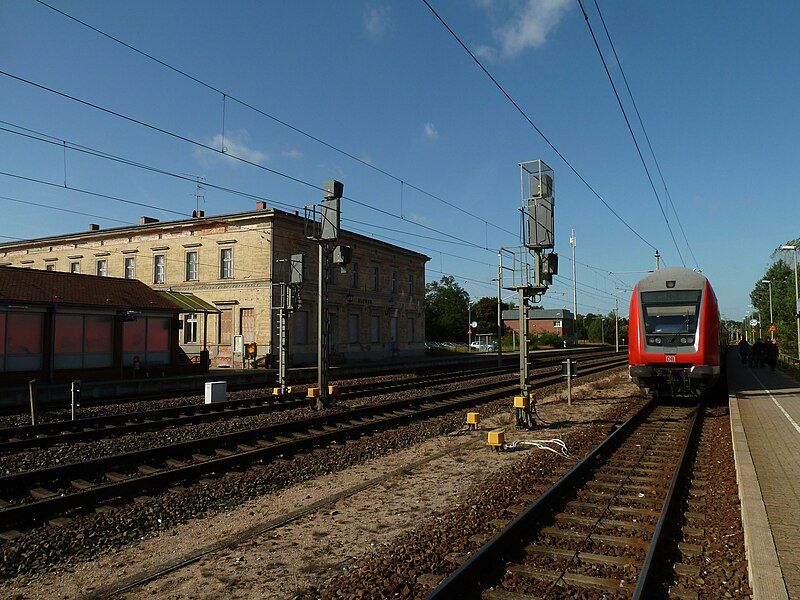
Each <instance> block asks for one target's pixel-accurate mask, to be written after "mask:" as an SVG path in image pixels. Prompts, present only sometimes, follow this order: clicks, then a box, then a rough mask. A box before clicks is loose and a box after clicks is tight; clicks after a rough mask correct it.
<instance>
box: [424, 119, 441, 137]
mask: <svg viewBox="0 0 800 600" xmlns="http://www.w3.org/2000/svg"><path fill="white" fill-rule="evenodd" d="M424 129H425V135H426V136H427V138H428V139H431V140H438V139H439V132H438V131H437V130H436V127H435V126H434V125H433V123H431V122H428V123H425V125H424Z"/></svg>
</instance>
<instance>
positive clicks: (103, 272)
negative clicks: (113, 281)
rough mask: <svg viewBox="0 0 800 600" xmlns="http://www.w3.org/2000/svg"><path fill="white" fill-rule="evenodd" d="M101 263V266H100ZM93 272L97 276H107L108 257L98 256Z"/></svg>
mask: <svg viewBox="0 0 800 600" xmlns="http://www.w3.org/2000/svg"><path fill="white" fill-rule="evenodd" d="M101 265H102V266H101ZM95 273H96V274H97V276H98V277H108V259H107V258H98V259H97V264H96V265H95Z"/></svg>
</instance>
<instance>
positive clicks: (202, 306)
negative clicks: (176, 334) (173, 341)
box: [158, 291, 220, 313]
mask: <svg viewBox="0 0 800 600" xmlns="http://www.w3.org/2000/svg"><path fill="white" fill-rule="evenodd" d="M158 293H159V294H161V295H162V296H164V297H165V298H167V299H168V300H170V301H172V302H174V303H175V304H177V305H178V306H179V307H180V309H181V311H180V312H182V313H218V312H220V310H219V309H218V308H217V307H216V306H214V305H213V304H210V303H208V302H206V301H205V300H202V299H200V298H198V297H197V296H195V295H194V294H189V293H187V292H161V291H159V292H158Z"/></svg>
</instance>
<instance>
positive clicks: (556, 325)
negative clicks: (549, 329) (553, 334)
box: [553, 321, 561, 329]
mask: <svg viewBox="0 0 800 600" xmlns="http://www.w3.org/2000/svg"><path fill="white" fill-rule="evenodd" d="M553 329H561V321H553Z"/></svg>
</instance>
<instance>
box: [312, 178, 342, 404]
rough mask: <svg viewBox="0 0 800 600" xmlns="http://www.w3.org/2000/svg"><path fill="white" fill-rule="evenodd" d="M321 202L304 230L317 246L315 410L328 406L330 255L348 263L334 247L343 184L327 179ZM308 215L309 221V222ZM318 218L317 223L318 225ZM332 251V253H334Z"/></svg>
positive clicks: (313, 211) (337, 235) (340, 248)
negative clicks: (308, 229) (309, 232)
mask: <svg viewBox="0 0 800 600" xmlns="http://www.w3.org/2000/svg"><path fill="white" fill-rule="evenodd" d="M323 190H324V191H323V201H322V203H321V205H320V209H319V210H318V209H317V206H313V207H310V208H309V207H306V211H305V212H306V219H305V222H306V227H307V228H308V227H311V228H312V229H313V231H312V232H311V235H308V231H307V232H306V235H307V236H308V237H310V238H312V239H314V240H316V241H317V243H318V244H319V255H318V258H319V260H318V265H317V385H318V386H319V390H318V391H319V395H318V396H317V398H316V402H315V405H316V408H317V409H318V410H319V409H322V408H325V407H326V406H327V405H328V395H329V394H328V353H329V351H330V332H329V327H328V280H329V278H330V268H331V258H332V257H331V253H332V252H333V254H334V255H335V256H336V257H337V258H336V260H335V262H336V263H337V264H340V265H344V264H347V263H349V262H350V258H351V255H350V249H349V248H347V251H346V252H344V253H343V252H342V249H343V248H346V247H342V246H336V243H337V242H338V241H339V226H340V223H341V212H340V208H339V206H340V202H341V199H342V194H343V193H344V184H343V183H342V182H341V181H336V180H335V179H330V180H328V181H326V182H325V183H324V184H323ZM309 213H310V215H311V217H310V218H309ZM318 214H319V216H320V220H319V221H317V218H316V217H317V215H318ZM334 247H335V250H334Z"/></svg>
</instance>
